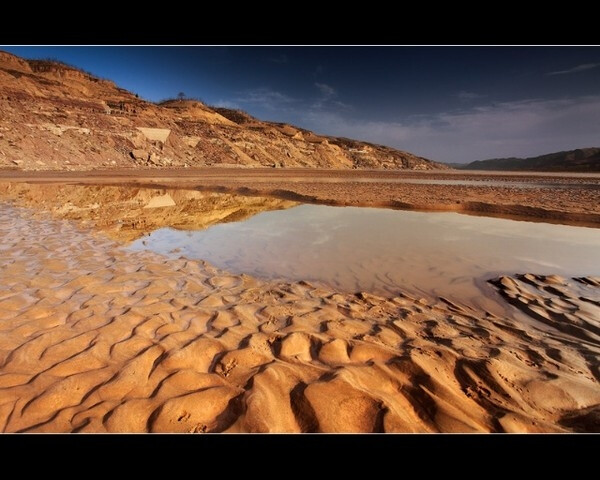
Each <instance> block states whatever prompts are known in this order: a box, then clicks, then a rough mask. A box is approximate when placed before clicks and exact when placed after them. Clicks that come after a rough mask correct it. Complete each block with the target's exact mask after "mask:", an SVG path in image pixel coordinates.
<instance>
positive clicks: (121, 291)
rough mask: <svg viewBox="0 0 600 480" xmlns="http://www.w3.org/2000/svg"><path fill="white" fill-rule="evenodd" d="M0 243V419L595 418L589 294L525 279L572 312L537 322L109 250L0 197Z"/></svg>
mask: <svg viewBox="0 0 600 480" xmlns="http://www.w3.org/2000/svg"><path fill="white" fill-rule="evenodd" d="M0 259H1V262H0V286H1V289H0V429H2V431H6V432H17V431H21V432H23V431H27V432H31V431H38V432H39V431H45V432H68V431H88V432H104V431H109V432H146V431H151V432H223V431H228V432H269V431H270V432H301V431H304V432H313V431H324V432H340V431H350V432H374V431H388V432H413V431H419V432H429V431H444V432H469V431H565V430H566V431H571V430H579V431H582V430H583V431H586V430H587V431H598V430H600V425H599V423H600V422H599V412H598V407H597V405H598V404H599V403H600V388H599V386H598V378H599V377H600V374H599V371H598V365H599V363H600V362H599V358H600V337H599V335H598V331H597V326H598V318H600V315H599V314H600V307H598V303H597V302H595V303H594V302H589V301H587V300H581V299H579V297H580V296H581V295H577V294H573V295H571V297H570V298H571V300H562V299H561V298H558V299H553V300H548V301H545V300H543V299H542V295H541V294H540V293H539V292H538V293H537V294H536V293H535V291H534V292H533V293H531V292H528V293H527V294H528V295H533V296H535V295H537V296H538V298H539V299H541V300H540V301H539V302H538V303H537V304H536V306H537V307H536V308H538V309H542V311H543V312H547V315H548V316H549V317H550V318H552V319H554V320H556V321H558V322H560V323H565V322H567V323H568V322H572V323H574V324H575V323H577V322H579V323H577V330H569V329H564V328H563V329H561V330H557V329H555V328H552V327H551V326H548V325H546V324H544V323H542V322H538V323H539V328H538V327H536V326H535V325H536V320H532V324H531V325H524V324H519V323H517V322H516V321H514V320H511V319H509V318H500V317H496V316H494V315H491V314H488V313H486V312H480V311H475V310H473V311H470V310H465V309H463V308H462V307H458V306H456V305H454V304H453V303H452V302H450V301H446V302H445V303H442V302H440V303H438V304H435V305H433V304H430V303H428V302H427V301H424V300H418V299H412V298H410V297H408V296H399V297H395V298H391V299H384V298H381V297H376V296H372V295H369V294H358V295H347V294H344V295H343V294H340V293H336V292H333V291H327V290H324V289H319V288H315V287H313V286H311V285H310V284H308V283H305V282H299V283H292V284H275V283H266V282H261V281H258V280H255V279H253V278H250V277H248V276H245V275H231V274H228V273H227V272H223V271H219V270H216V269H214V268H213V267H211V266H210V265H207V264H205V263H203V262H195V261H188V260H185V259H179V260H168V259H166V258H164V257H161V256H159V255H157V254H152V253H148V252H137V253H131V252H126V251H125V250H123V249H122V248H121V247H120V246H119V244H117V243H114V242H113V241H112V240H108V239H107V238H106V237H105V236H103V235H101V234H96V233H89V232H86V231H83V230H80V229H79V227H78V226H77V225H75V224H74V223H71V222H69V221H60V220H50V219H39V218H38V219H34V218H33V217H32V216H31V214H30V212H29V211H27V210H24V209H19V208H15V207H11V206H9V205H7V204H2V205H1V206H0ZM507 278H508V277H507ZM509 280H511V279H508V280H506V279H505V283H509ZM512 280H513V281H515V282H520V281H521V280H518V279H517V280H515V279H512ZM542 280H543V281H544V282H546V280H544V279H542ZM551 280H552V279H551ZM554 281H555V282H558V286H556V285H555V287H556V288H557V289H562V290H566V289H569V288H571V287H570V285H571V284H572V283H573V282H570V283H569V282H567V281H565V282H563V283H561V280H560V279H558V280H556V279H554ZM594 282H596V280H594V279H588V280H587V283H586V285H585V288H586V289H587V291H589V292H591V293H588V295H587V297H589V298H591V299H593V298H596V299H598V284H597V283H594ZM545 285H546V284H545V283H544V284H543V285H542V287H545ZM511 288H512V290H511V292H512V293H511V295H514V296H515V298H518V297H519V295H520V296H521V297H524V293H522V292H521V293H518V292H519V288H521V287H518V288H517V287H515V286H512V287H511ZM546 290H547V289H546ZM546 290H545V291H546ZM515 292H517V293H515ZM546 293H548V292H547V291H546ZM550 293H551V292H550ZM594 296H595V297H594ZM587 297H586V298H587ZM561 302H562V303H561ZM583 304H585V306H584V305H583ZM527 305H533V300H530V301H529V303H528V304H527ZM546 307H548V308H546ZM550 307H551V308H550ZM529 308H530V309H531V308H533V307H529ZM556 312H559V314H562V315H563V317H560V318H558V317H556ZM538 315H539V312H538ZM557 318H558V319H557ZM582 319H583V320H585V322H582ZM582 329H583V330H585V334H582V333H581V330H582Z"/></svg>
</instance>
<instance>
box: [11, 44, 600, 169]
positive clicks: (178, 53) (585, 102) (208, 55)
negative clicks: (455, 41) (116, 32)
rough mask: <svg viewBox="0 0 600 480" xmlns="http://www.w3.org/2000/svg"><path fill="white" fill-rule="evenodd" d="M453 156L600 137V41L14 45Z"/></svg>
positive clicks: (144, 88) (155, 97)
mask: <svg viewBox="0 0 600 480" xmlns="http://www.w3.org/2000/svg"><path fill="white" fill-rule="evenodd" d="M0 50H5V51H8V52H11V53H14V54H16V55H19V56H23V57H26V58H55V59H58V60H61V61H64V62H67V63H69V64H72V65H74V66H77V67H80V68H83V69H84V70H87V71H89V72H91V73H93V74H95V75H98V76H100V77H104V78H109V79H111V80H113V81H115V82H116V83H117V85H119V86H121V87H123V88H126V89H128V90H131V91H133V92H134V93H137V94H139V95H140V96H141V97H143V98H145V99H147V100H151V101H159V100H161V99H164V98H168V97H175V96H177V94H178V93H179V92H183V93H184V94H185V95H186V96H188V97H197V98H199V99H201V100H202V101H204V102H205V103H207V104H209V105H215V106H222V107H228V108H240V109H242V110H245V111H247V112H248V113H250V114H251V115H254V116H256V117H258V118H260V119H262V120H271V121H278V122H287V123H291V124H294V125H297V126H300V127H303V128H307V129H310V130H313V131H315V132H316V133H319V134H327V135H338V136H344V137H349V138H355V139H358V140H366V141H370V142H373V143H379V144H384V145H389V146H392V147H395V148H399V149H401V150H406V151H409V152H412V153H415V154H417V155H421V156H424V157H426V158H430V159H432V160H437V161H441V162H458V163H465V162H470V161H473V160H483V159H487V158H499V157H510V156H517V157H527V156H535V155H540V154H544V153H550V152H555V151H559V150H570V149H574V148H582V147H591V146H600V47H441V46H440V47H432V46H428V47H425V46H424V47H408V46H407V47H391V46H390V47H351V46H346V47H300V46H298V47H293V46H288V47H250V46H248V47H244V46H239V47H232V46H229V47H216V46H215V47H31V46H28V47H14V46H0Z"/></svg>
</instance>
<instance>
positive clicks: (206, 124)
mask: <svg viewBox="0 0 600 480" xmlns="http://www.w3.org/2000/svg"><path fill="white" fill-rule="evenodd" d="M0 112H1V114H0V168H20V169H25V170H89V169H96V168H142V167H166V166H174V167H175V166H179V167H185V166H188V167H200V166H207V165H229V166H231V165H239V166H248V167H256V166H270V167H319V168H348V169H350V168H376V169H413V170H430V169H437V168H441V169H443V168H448V167H446V166H444V165H441V164H438V163H435V162H432V161H429V160H427V159H425V158H421V157H417V156H415V155H412V154H410V153H407V152H403V151H399V150H395V149H393V148H389V147H384V146H380V145H373V144H369V143H366V142H359V141H355V140H350V139H346V138H335V137H327V136H322V135H317V134H315V133H313V132H310V131H308V130H304V129H300V128H297V127H294V126H292V125H288V124H280V123H271V122H263V121H260V120H258V119H256V118H254V117H252V116H250V115H248V114H246V113H244V112H240V111H234V110H228V109H222V108H218V109H212V108H209V107H208V106H206V105H204V104H203V103H201V102H198V101H191V100H172V101H166V102H162V103H160V104H154V103H151V102H147V101H144V100H142V99H140V98H138V97H137V96H136V95H135V94H133V93H131V92H128V91H127V90H124V89H122V88H119V87H118V86H117V85H115V84H114V83H113V82H111V81H109V80H104V79H100V78H97V77H94V76H93V75H91V74H88V73H85V72H83V71H80V70H78V69H75V68H73V67H70V66H68V65H64V64H61V63H58V62H52V61H43V60H25V59H22V58H19V57H16V56H14V55H11V54H9V53H5V52H0Z"/></svg>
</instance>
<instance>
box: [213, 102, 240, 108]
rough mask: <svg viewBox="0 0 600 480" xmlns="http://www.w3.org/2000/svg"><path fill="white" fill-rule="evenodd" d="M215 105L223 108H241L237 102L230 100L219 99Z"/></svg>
mask: <svg viewBox="0 0 600 480" xmlns="http://www.w3.org/2000/svg"><path fill="white" fill-rule="evenodd" d="M214 106H215V107H221V108H232V109H234V110H235V109H238V108H240V105H239V104H238V103H236V102H230V101H229V100H218V101H216V102H215V103H214Z"/></svg>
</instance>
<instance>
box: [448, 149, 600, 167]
mask: <svg viewBox="0 0 600 480" xmlns="http://www.w3.org/2000/svg"><path fill="white" fill-rule="evenodd" d="M446 165H448V166H450V167H452V168H458V169H460V170H514V171H540V172H600V147H590V148H578V149H577V150H569V151H566V152H555V153H548V154H546V155H540V156H538V157H529V158H515V157H511V158H491V159H489V160H477V161H476V162H471V163H447V164H446Z"/></svg>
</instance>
